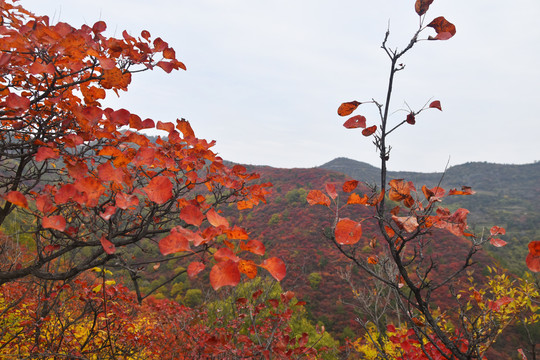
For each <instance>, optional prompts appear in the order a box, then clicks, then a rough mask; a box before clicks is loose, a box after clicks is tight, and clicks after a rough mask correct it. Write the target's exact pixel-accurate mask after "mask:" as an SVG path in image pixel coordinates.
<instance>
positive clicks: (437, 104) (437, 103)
mask: <svg viewBox="0 0 540 360" xmlns="http://www.w3.org/2000/svg"><path fill="white" fill-rule="evenodd" d="M429 107H430V108H435V109H439V110H440V111H442V107H441V102H440V101H439V100H435V101H433V102H432V103H431V104H429Z"/></svg>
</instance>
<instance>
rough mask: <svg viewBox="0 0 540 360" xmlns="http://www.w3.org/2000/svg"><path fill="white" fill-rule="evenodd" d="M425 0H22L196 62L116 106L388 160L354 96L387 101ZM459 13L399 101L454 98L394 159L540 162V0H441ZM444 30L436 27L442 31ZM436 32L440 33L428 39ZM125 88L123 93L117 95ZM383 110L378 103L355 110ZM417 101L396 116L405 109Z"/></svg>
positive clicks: (246, 154)
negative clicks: (399, 53)
mask: <svg viewBox="0 0 540 360" xmlns="http://www.w3.org/2000/svg"><path fill="white" fill-rule="evenodd" d="M414 2H415V1H414V0H380V1H368V0H340V1H330V0H272V1H268V0H267V1H261V0H154V1H147V0H145V1H142V0H129V1H128V0H93V1H87V0H84V1H83V0H46V1H44V0H22V1H21V4H22V5H23V6H24V7H25V8H27V9H29V10H31V11H33V12H35V13H36V14H39V15H44V14H46V15H49V16H50V17H51V19H52V20H53V22H57V21H58V20H59V21H64V22H68V23H70V24H71V25H74V26H80V25H81V24H83V23H86V24H88V25H90V26H91V25H92V24H94V22H96V21H98V20H104V21H105V22H106V23H107V25H108V29H107V32H106V34H107V35H109V36H113V35H115V36H119V37H121V33H122V31H123V30H127V31H128V32H129V33H130V34H132V35H134V36H138V35H139V34H140V32H141V30H148V31H150V33H151V34H152V36H153V37H157V36H160V37H162V38H163V39H164V40H165V41H167V42H168V43H169V45H170V46H172V47H173V48H174V49H175V50H176V54H177V58H178V59H179V60H180V61H182V62H184V63H185V64H186V66H187V68H188V71H187V72H184V71H175V72H173V73H172V74H168V75H167V74H165V73H164V72H163V71H161V69H156V70H155V71H152V72H146V73H143V74H139V76H134V81H133V82H132V85H131V88H130V90H129V91H128V92H127V93H123V94H121V97H120V99H118V100H112V101H111V102H109V103H107V105H108V106H112V107H116V108H126V109H128V110H130V111H132V112H134V113H137V114H138V115H140V116H141V117H143V118H146V117H150V118H152V119H154V120H156V121H157V120H161V121H174V120H175V119H176V118H181V117H183V118H186V119H188V120H189V121H190V122H191V125H192V127H193V129H194V130H195V133H196V135H197V136H199V137H201V138H206V139H208V140H216V141H217V145H216V147H215V151H217V152H218V153H219V154H220V155H221V156H222V157H223V158H224V159H227V160H231V161H235V162H239V163H245V164H255V165H271V166H275V167H313V166H318V165H321V164H323V163H325V162H327V161H330V160H332V159H333V158H335V157H339V156H344V157H349V158H353V159H356V160H360V161H365V162H368V163H371V164H373V165H378V159H377V156H376V154H375V150H374V147H373V145H372V144H371V138H365V137H363V136H362V135H361V133H360V130H359V129H356V130H347V129H345V128H344V127H342V123H343V122H344V121H345V120H346V118H341V117H339V116H338V115H337V113H336V110H337V108H338V106H339V105H340V104H341V103H342V102H345V101H351V100H358V101H367V100H370V99H371V98H375V99H376V100H378V101H380V102H383V101H384V95H385V89H386V81H387V77H388V68H389V62H388V58H387V57H386V55H385V53H384V52H383V50H382V49H381V48H380V45H381V42H382V40H383V37H384V33H385V31H386V28H387V25H388V21H390V31H391V35H390V39H389V44H390V45H392V47H398V48H403V47H404V46H405V45H406V43H407V42H408V40H409V38H410V36H411V35H412V34H413V33H414V31H415V30H416V28H417V24H418V16H417V15H416V13H415V11H414ZM441 15H442V16H445V18H446V19H448V20H449V21H451V22H452V23H454V24H455V25H456V28H457V34H456V36H454V37H453V38H452V39H450V40H448V41H432V42H431V41H430V42H428V41H422V42H420V43H419V44H417V45H416V46H415V48H414V49H413V50H412V52H410V53H409V54H408V55H406V56H405V57H404V58H403V59H402V62H404V63H405V64H406V68H405V70H404V71H401V72H399V73H398V75H397V81H396V83H395V93H394V98H393V102H392V104H393V109H394V110H399V109H404V108H406V106H405V105H404V101H406V102H407V103H408V104H409V105H410V106H411V107H412V108H413V109H416V110H417V109H419V108H420V107H421V106H422V105H423V104H424V103H426V102H427V101H428V100H429V99H431V98H432V99H433V100H440V101H441V103H442V107H443V112H442V113H441V112H439V111H437V110H431V111H426V112H424V113H422V114H420V115H419V116H418V117H417V123H416V125H414V126H408V127H406V128H402V129H400V131H398V132H396V133H395V135H392V136H391V138H390V143H391V144H392V148H393V152H392V153H391V158H390V164H389V166H390V169H391V170H409V171H442V170H443V169H444V167H445V165H446V163H447V161H448V158H450V164H451V165H457V164H461V163H465V162H468V161H488V162H496V163H530V162H533V161H535V160H540V141H539V136H540V116H539V109H538V107H539V105H540V101H539V100H540V64H539V62H538V58H539V55H540V47H539V44H540V27H539V26H537V25H536V24H537V21H538V18H540V2H539V1H538V0H514V1H512V2H500V1H493V0H474V1H472V0H435V2H434V3H433V4H432V5H431V7H430V10H429V11H428V13H427V18H426V20H427V21H426V23H428V22H429V21H431V19H433V18H435V17H437V16H441ZM429 30H431V29H429ZM429 34H434V32H433V31H431V32H430V31H426V32H425V35H424V37H427V35H429ZM109 96H110V97H111V98H113V97H115V95H114V94H111V95H109ZM356 114H362V115H364V116H366V117H367V118H368V126H369V125H372V124H374V123H375V121H376V120H377V113H376V109H375V107H374V106H373V105H362V106H360V108H359V109H358V110H357V111H356V112H355V113H354V114H353V115H356ZM405 116H406V112H404V111H401V112H397V113H396V114H395V115H394V117H393V118H392V119H394V121H396V122H397V121H401V120H403V119H404V118H405Z"/></svg>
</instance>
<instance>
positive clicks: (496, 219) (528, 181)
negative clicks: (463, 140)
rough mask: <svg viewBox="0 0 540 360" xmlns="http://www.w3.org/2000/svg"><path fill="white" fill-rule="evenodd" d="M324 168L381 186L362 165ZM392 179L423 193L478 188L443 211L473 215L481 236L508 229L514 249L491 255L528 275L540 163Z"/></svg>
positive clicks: (472, 166)
mask: <svg viewBox="0 0 540 360" xmlns="http://www.w3.org/2000/svg"><path fill="white" fill-rule="evenodd" d="M320 168H322V169H326V170H331V171H335V172H338V173H342V174H346V175H348V176H350V177H352V178H354V179H357V180H360V181H364V182H367V183H370V184H375V183H379V182H380V175H379V171H380V170H379V169H378V168H376V167H374V166H371V165H369V164H366V163H364V162H360V161H355V160H351V159H347V158H337V159H334V160H332V161H330V162H328V163H326V164H324V165H321V166H320ZM387 178H388V180H390V179H405V180H409V181H412V182H413V183H414V184H415V186H416V187H417V189H420V188H421V186H422V185H426V186H428V187H433V186H437V185H438V184H439V182H440V184H441V185H440V186H441V187H442V188H444V189H446V190H449V189H451V188H458V189H459V188H460V187H461V186H463V185H465V186H470V187H472V188H473V190H474V191H476V194H475V195H473V196H457V197H452V198H447V199H445V201H444V203H443V204H442V205H443V206H447V207H449V208H458V207H463V208H466V209H468V210H470V211H471V213H470V215H469V224H470V226H471V227H473V228H474V230H476V231H482V227H491V226H493V225H498V226H503V227H505V228H506V230H507V236H506V240H507V241H508V246H506V247H504V248H500V249H497V248H490V249H488V250H489V251H490V252H491V253H492V254H493V255H495V256H496V257H497V258H498V259H499V260H500V261H501V262H502V263H503V265H504V266H506V267H508V268H509V269H511V270H512V271H514V272H517V273H520V272H521V271H523V270H525V265H524V262H523V258H524V256H525V254H526V252H527V244H528V243H529V242H530V241H531V240H538V239H540V162H536V163H533V164H526V165H503V164H492V163H486V162H471V163H466V164H462V165H457V166H452V167H450V168H448V169H447V171H446V173H444V174H443V173H420V172H404V171H389V172H388V177H387Z"/></svg>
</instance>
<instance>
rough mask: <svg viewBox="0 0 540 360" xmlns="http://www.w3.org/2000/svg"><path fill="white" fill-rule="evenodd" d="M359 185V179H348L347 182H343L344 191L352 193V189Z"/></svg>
mask: <svg viewBox="0 0 540 360" xmlns="http://www.w3.org/2000/svg"><path fill="white" fill-rule="evenodd" d="M357 186H358V180H349V181H346V182H345V183H344V184H343V191H344V192H346V193H350V192H351V191H353V190H354V189H356V187H357Z"/></svg>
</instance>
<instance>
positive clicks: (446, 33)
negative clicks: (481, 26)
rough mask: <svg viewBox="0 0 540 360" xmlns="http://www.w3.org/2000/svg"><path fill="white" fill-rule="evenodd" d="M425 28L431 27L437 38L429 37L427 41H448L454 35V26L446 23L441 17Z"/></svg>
mask: <svg viewBox="0 0 540 360" xmlns="http://www.w3.org/2000/svg"><path fill="white" fill-rule="evenodd" d="M427 26H429V27H432V28H433V29H435V32H437V36H435V37H432V36H429V37H428V40H448V39H450V38H451V37H452V36H454V35H455V34H456V27H455V26H454V24H452V23H450V22H449V21H447V20H446V19H445V18H444V17H443V16H439V17H438V18H435V19H433V21H432V22H430V23H429V24H428V25H427Z"/></svg>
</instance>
